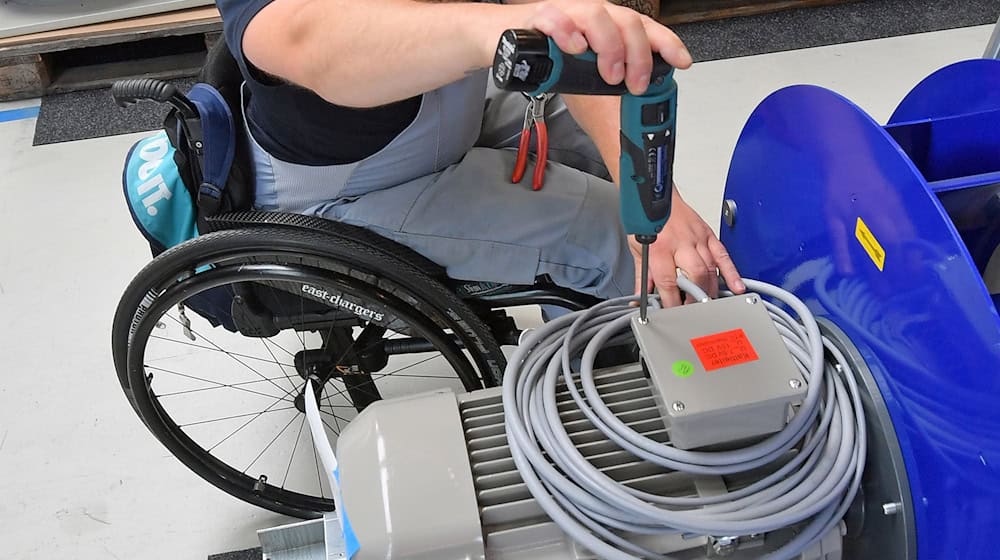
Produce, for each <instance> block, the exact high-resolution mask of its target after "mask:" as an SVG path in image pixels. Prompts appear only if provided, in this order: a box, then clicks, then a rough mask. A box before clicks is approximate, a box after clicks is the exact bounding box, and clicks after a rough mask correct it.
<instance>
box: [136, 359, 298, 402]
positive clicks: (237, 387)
mask: <svg viewBox="0 0 1000 560" xmlns="http://www.w3.org/2000/svg"><path fill="white" fill-rule="evenodd" d="M143 367H145V368H146V369H150V370H153V371H158V372H161V373H166V374H168V375H176V376H178V377H185V378H187V379H194V380H195V381H202V382H204V383H210V384H212V385H216V386H215V387H207V388H203V389H191V390H190V391H178V392H175V393H164V394H162V395H157V397H169V396H171V395H181V394H185V393H194V392H198V391H203V390H209V389H225V388H229V389H235V390H237V391H243V392H244V393H252V394H254V395H260V396H262V397H268V398H271V399H281V400H283V401H285V402H292V401H291V400H289V399H286V398H285V397H288V396H291V395H290V394H289V393H288V391H284V390H283V389H282V390H283V391H284V392H285V394H284V395H283V396H277V397H276V396H274V395H269V394H267V393H261V392H260V391H254V390H253V389H247V388H246V387H241V385H249V384H251V383H263V382H265V381H269V382H270V383H271V384H272V385H275V383H274V379H270V378H264V379H257V380H255V381H245V382H243V383H234V384H231V385H227V384H225V383H219V382H218V381H212V380H211V379H204V378H202V377H198V376H195V375H188V374H186V373H181V372H179V371H172V370H169V369H165V368H161V367H157V366H151V365H149V364H144V365H143ZM275 379H281V378H280V377H278V378H275ZM275 386H276V387H278V386H277V385H275ZM150 389H152V387H150ZM278 389H281V387H278Z"/></svg>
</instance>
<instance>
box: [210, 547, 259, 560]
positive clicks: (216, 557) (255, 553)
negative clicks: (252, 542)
mask: <svg viewBox="0 0 1000 560" xmlns="http://www.w3.org/2000/svg"><path fill="white" fill-rule="evenodd" d="M262 557H263V555H262V554H261V550H260V548H248V549H246V550H237V551H235V552H223V553H222V554H213V555H211V556H209V557H208V560H261V558H262Z"/></svg>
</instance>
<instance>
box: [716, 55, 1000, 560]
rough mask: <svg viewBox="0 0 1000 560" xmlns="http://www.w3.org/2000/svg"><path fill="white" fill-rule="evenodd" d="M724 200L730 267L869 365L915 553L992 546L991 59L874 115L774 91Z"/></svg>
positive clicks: (995, 140) (998, 110) (998, 134)
mask: <svg viewBox="0 0 1000 560" xmlns="http://www.w3.org/2000/svg"><path fill="white" fill-rule="evenodd" d="M725 198H726V199H728V200H732V201H735V203H736V209H737V210H736V213H735V221H734V222H733V224H732V225H727V224H723V225H722V226H721V237H722V240H723V242H724V243H725V244H726V246H727V248H728V249H729V251H730V253H731V254H732V256H733V258H734V259H735V261H736V264H737V266H738V267H739V268H740V272H741V273H742V274H743V275H744V276H746V277H750V278H758V279H760V280H764V281H766V282H771V283H774V284H777V285H780V286H782V287H784V288H785V289H788V290H790V291H792V292H794V293H795V294H796V295H797V296H798V297H800V298H802V299H803V300H804V301H806V302H807V303H808V304H809V306H810V308H811V309H812V310H813V311H814V312H815V313H816V314H817V315H819V316H823V317H826V318H827V319H829V320H830V321H831V322H833V323H834V324H836V325H837V326H838V327H840V329H841V330H843V331H844V333H846V335H847V336H848V337H849V338H850V339H851V341H852V342H853V343H854V345H855V346H856V347H857V349H858V351H859V353H860V354H861V356H862V357H863V358H864V360H865V362H866V363H867V365H868V367H869V368H870V369H871V373H872V376H873V377H874V379H875V380H876V382H877V384H878V387H879V390H880V392H881V395H882V398H883V399H884V401H885V404H886V408H887V409H888V413H889V417H890V418H891V422H892V425H893V427H894V429H895V432H896V436H897V439H898V443H899V448H900V451H901V452H902V457H903V462H904V463H905V471H906V477H907V478H908V482H909V488H910V491H911V496H910V499H909V500H905V499H904V500H903V507H904V508H907V509H908V510H909V511H907V514H908V515H909V514H910V513H911V512H912V518H913V520H914V522H915V529H916V548H917V556H918V557H919V558H921V559H928V560H944V559H962V560H973V559H984V560H985V559H992V558H997V557H998V556H1000V552H998V551H997V547H996V544H995V539H996V533H997V530H998V529H1000V315H998V313H997V306H998V305H1000V304H998V302H1000V297H998V295H997V294H990V293H989V291H988V289H987V287H986V284H985V282H984V279H983V272H984V270H985V268H986V266H987V263H988V262H989V259H990V258H991V257H992V255H993V254H994V252H995V250H996V248H997V246H998V242H1000V61H997V60H969V61H964V62H960V63H957V64H954V65H951V66H948V67H946V68H943V69H941V70H939V71H938V72H936V73H934V74H932V75H931V76H929V77H928V78H926V79H925V80H924V81H922V82H921V83H920V84H919V85H917V86H916V87H915V88H914V89H913V90H912V91H911V92H910V93H909V94H908V95H907V96H906V98H905V99H904V100H903V101H902V102H901V103H900V105H899V107H898V108H897V110H896V111H895V113H894V114H893V116H892V118H891V119H890V121H889V123H888V124H886V125H885V126H882V125H879V124H878V123H877V122H875V121H874V120H873V119H872V118H871V117H870V116H869V115H868V114H866V113H865V112H864V111H863V110H862V109H860V108H859V107H857V106H856V105H854V104H853V103H851V102H850V101H848V100H847V99H845V98H844V97H842V96H840V95H838V94H836V93H834V92H831V91H829V90H826V89H823V88H819V87H813V86H794V87H789V88H785V89H782V90H780V91H778V92H776V93H774V94H772V95H771V96H770V97H768V98H767V99H765V100H764V101H763V102H762V103H761V104H760V105H759V106H758V107H757V109H756V110H755V111H754V112H753V114H752V115H751V116H750V118H749V120H748V122H747V123H746V126H745V128H744V130H743V132H742V134H741V136H740V139H739V142H738V144H737V146H736V150H735V153H734V155H733V159H732V164H731V167H730V171H729V177H728V180H727V184H726V194H725ZM907 502H908V503H907ZM880 514H881V512H867V515H880ZM900 557H903V556H900Z"/></svg>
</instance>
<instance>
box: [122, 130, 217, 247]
mask: <svg viewBox="0 0 1000 560" xmlns="http://www.w3.org/2000/svg"><path fill="white" fill-rule="evenodd" d="M176 151H177V150H176V148H174V146H173V145H172V144H171V143H170V139H169V138H168V137H167V133H166V131H161V132H159V133H158V134H155V135H153V136H150V137H148V138H144V139H142V140H140V141H139V142H137V143H136V144H135V145H134V146H132V149H131V150H129V153H128V155H127V156H126V158H125V169H124V171H123V174H122V185H123V187H124V189H125V200H126V202H127V203H128V208H129V212H130V213H131V214H132V219H133V221H134V222H135V225H136V227H137V228H139V231H140V232H141V233H142V235H143V237H145V238H146V241H148V242H149V246H150V249H151V250H152V252H153V255H154V256H156V255H158V254H160V253H162V252H163V251H165V250H167V249H168V248H170V247H173V246H174V245H179V244H181V243H183V242H184V241H187V240H189V239H194V238H195V237H197V235H198V225H197V216H198V212H197V209H196V208H195V204H194V200H193V199H192V198H191V194H190V192H189V191H188V187H187V185H185V183H184V180H183V179H182V178H181V173H180V170H179V169H178V167H177V163H176V162H175V160H174V157H175V154H176Z"/></svg>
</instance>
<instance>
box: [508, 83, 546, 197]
mask: <svg viewBox="0 0 1000 560" xmlns="http://www.w3.org/2000/svg"><path fill="white" fill-rule="evenodd" d="M550 97H552V94H550V93H543V94H542V95H538V96H535V97H531V98H530V100H529V101H528V107H527V109H525V111H524V127H523V128H522V129H521V143H520V145H518V147H517V162H516V163H515V164H514V175H513V176H512V177H511V181H513V182H514V183H520V182H521V178H523V177H524V172H525V170H526V169H527V168H528V146H529V145H530V144H531V128H532V126H534V128H536V129H537V130H538V145H537V151H538V159H537V161H536V162H535V174H534V175H533V177H532V181H531V188H532V189H533V190H536V191H537V190H540V189H541V188H542V183H544V182H545V164H546V163H547V162H548V155H549V130H548V128H547V127H546V126H545V103H546V102H548V100H549V98H550Z"/></svg>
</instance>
